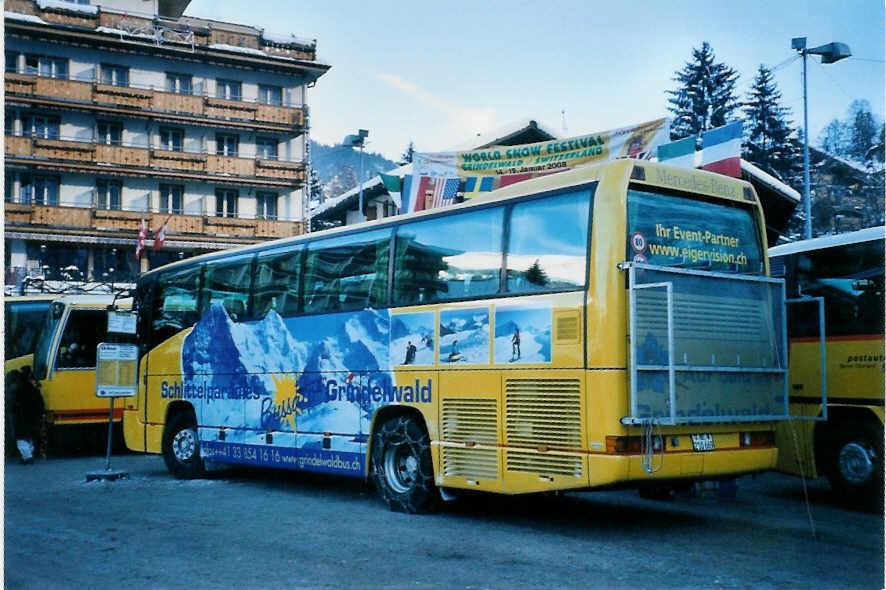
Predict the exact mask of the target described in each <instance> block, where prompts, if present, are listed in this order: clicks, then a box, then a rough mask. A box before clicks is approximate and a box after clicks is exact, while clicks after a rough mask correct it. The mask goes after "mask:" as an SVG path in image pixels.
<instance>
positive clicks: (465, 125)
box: [186, 0, 886, 160]
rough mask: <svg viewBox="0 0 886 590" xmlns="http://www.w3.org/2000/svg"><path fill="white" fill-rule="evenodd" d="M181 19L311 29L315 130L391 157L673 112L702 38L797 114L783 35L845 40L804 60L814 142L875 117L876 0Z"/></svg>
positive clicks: (304, 9)
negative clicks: (527, 131) (840, 49)
mask: <svg viewBox="0 0 886 590" xmlns="http://www.w3.org/2000/svg"><path fill="white" fill-rule="evenodd" d="M186 14H188V15H192V16H198V17H205V18H212V19H216V20H222V21H229V22H237V23H243V24H249V25H253V26H258V27H262V28H264V29H265V30H266V31H268V32H269V33H275V34H283V35H286V34H289V33H292V34H294V35H296V36H298V37H307V38H314V39H317V54H318V58H319V59H321V60H323V61H325V62H326V63H329V64H330V65H331V66H332V68H331V69H330V70H329V72H327V73H326V74H325V75H324V76H322V77H321V78H320V79H319V80H318V81H317V84H316V86H315V87H314V88H312V89H310V90H309V95H308V104H309V107H310V114H311V119H310V125H311V129H310V133H311V137H312V138H313V139H315V140H317V141H319V142H322V143H325V144H337V143H340V142H341V141H342V139H343V138H344V136H345V135H347V134H349V133H355V132H356V131H357V129H360V128H363V129H368V130H369V143H368V144H367V151H373V152H379V153H381V154H383V155H384V156H386V157H388V158H390V159H393V160H396V159H398V158H399V156H400V154H401V153H402V152H403V151H404V149H405V148H406V146H407V144H408V143H409V141H410V140H412V141H414V142H415V147H416V149H417V150H418V151H442V150H446V149H449V148H451V147H453V146H455V145H460V144H464V143H465V142H466V141H467V140H468V139H470V138H471V137H473V136H475V135H476V134H477V133H484V132H488V131H491V130H494V129H497V128H500V127H502V126H506V125H509V124H511V123H514V122H516V121H521V120H526V119H535V120H537V121H538V122H539V123H542V124H543V125H546V126H547V127H549V128H550V129H551V130H552V131H554V132H555V133H557V134H559V135H564V132H563V116H562V113H563V111H565V122H566V129H567V132H568V135H581V134H585V133H591V132H595V131H604V130H607V129H612V128H615V127H621V126H627V125H631V124H633V123H640V122H643V121H649V120H652V119H657V118H659V117H663V116H667V115H668V111H667V102H666V96H665V93H664V91H665V90H667V89H673V88H675V83H674V82H673V81H672V78H673V76H674V72H675V71H676V70H678V69H680V68H682V67H683V64H684V63H685V62H686V61H687V60H688V59H689V58H690V56H691V51H692V48H693V47H700V46H701V43H702V41H708V42H709V43H710V44H711V46H712V48H713V49H714V52H715V54H716V58H717V60H718V61H722V62H725V63H727V64H728V65H730V66H732V67H733V68H735V69H736V70H737V71H738V72H739V74H740V75H741V78H740V79H739V83H738V87H739V88H740V90H741V96H742V97H744V91H745V90H746V89H747V88H748V87H749V86H750V83H751V81H752V79H753V76H754V74H755V72H756V69H757V67H758V66H759V64H761V63H762V64H766V65H767V66H769V67H774V66H778V65H780V64H784V65H783V66H782V67H781V68H779V69H778V70H777V72H776V74H775V75H776V80H777V82H778V85H779V88H780V90H781V91H782V95H783V104H784V106H788V107H790V108H791V109H792V110H793V120H794V122H795V124H796V125H801V124H802V120H803V94H802V82H801V72H802V65H801V64H802V61H801V60H799V59H797V60H794V61H792V62H790V63H786V64H785V63H784V62H786V61H787V60H790V59H791V57H792V56H794V55H796V52H794V51H793V50H792V49H791V38H792V37H802V36H805V37H807V38H808V46H809V47H814V46H817V45H823V44H825V43H829V42H831V41H841V42H844V43H847V44H848V45H849V47H850V48H851V50H852V54H853V57H852V58H849V59H846V60H843V61H841V62H838V63H836V64H831V65H822V64H821V63H820V62H819V58H818V57H813V56H810V58H809V63H808V68H809V127H810V138H811V139H812V140H813V143H814V142H815V140H816V139H817V137H818V135H819V133H820V132H821V130H822V129H823V128H824V126H825V125H827V123H828V122H829V121H831V120H832V119H834V118H843V117H844V116H845V114H846V110H847V107H848V106H849V104H850V103H851V102H852V100H854V99H856V98H862V99H867V100H868V101H870V103H871V106H872V109H873V111H874V112H875V113H876V114H877V116H878V117H879V118H880V120H882V116H883V112H884V26H886V23H884V7H883V2H882V1H877V0H842V1H840V2H835V1H833V0H814V1H813V0H808V1H803V0H744V1H742V2H711V1H709V0H707V1H692V0H671V1H670V2H666V3H665V2H656V1H652V0H649V1H642V2H640V1H627V2H605V3H604V2H599V1H591V0H587V1H585V2H581V1H558V0H547V1H544V2H540V1H538V0H535V1H533V2H527V1H522V0H512V1H510V2H504V1H484V0H478V1H475V2H465V1H461V0H451V1H449V2H434V3H431V2H424V1H421V0H419V1H417V2H413V3H409V2H393V1H389V0H370V1H366V0H325V1H323V2H317V1H314V2H298V3H296V2H291V1H288V2H280V1H272V0H251V1H249V2H245V1H242V0H240V1H236V2H235V1H232V0H224V1H222V0H193V1H192V2H191V4H190V6H189V7H188V10H187V11H186Z"/></svg>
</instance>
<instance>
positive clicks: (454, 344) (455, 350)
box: [448, 340, 461, 363]
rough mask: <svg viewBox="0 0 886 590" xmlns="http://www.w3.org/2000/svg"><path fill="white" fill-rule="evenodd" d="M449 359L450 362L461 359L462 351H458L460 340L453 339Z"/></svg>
mask: <svg viewBox="0 0 886 590" xmlns="http://www.w3.org/2000/svg"><path fill="white" fill-rule="evenodd" d="M448 360H449V362H450V363H454V362H456V361H459V360H461V353H460V352H459V351H458V340H453V341H452V348H451V349H450V352H449V359H448Z"/></svg>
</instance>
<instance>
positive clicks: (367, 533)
mask: <svg viewBox="0 0 886 590" xmlns="http://www.w3.org/2000/svg"><path fill="white" fill-rule="evenodd" d="M104 464H105V461H104V457H89V458H64V459H51V460H48V461H47V460H39V461H37V462H36V463H35V464H34V465H30V466H22V465H19V464H18V463H16V462H8V463H7V464H6V470H5V503H4V508H5V529H4V533H5V537H4V541H5V545H4V575H5V587H6V588H8V589H15V590H17V589H31V588H40V589H41V590H55V589H65V590H67V589H69V588H149V589H151V590H155V589H159V590H162V589H166V588H188V589H191V590H202V589H204V588H206V589H213V590H215V589H217V588H263V589H269V590H273V589H277V588H281V589H282V588H296V589H313V588H317V589H329V590H332V589H338V588H352V589H358V590H359V589H363V588H366V589H376V588H392V589H410V590H428V589H435V588H476V589H497V588H507V589H512V588H513V589H521V588H567V589H569V588H575V589H586V588H638V589H642V588H742V589H743V588H882V587H883V516H882V513H879V512H878V513H866V512H860V511H856V510H849V509H847V508H844V507H841V506H839V505H836V504H835V503H834V499H833V496H832V494H831V492H830V491H829V489H828V488H827V484H826V483H825V482H823V481H816V482H811V483H810V484H809V498H810V501H811V503H810V505H809V513H807V508H806V506H805V504H804V501H803V498H804V494H803V487H802V481H801V480H800V479H799V478H793V477H788V476H783V475H779V474H765V475H763V476H760V477H758V478H756V479H752V478H750V477H744V478H741V479H740V480H739V481H738V493H737V495H736V496H735V497H733V498H720V497H718V496H717V494H716V492H714V491H711V492H708V491H704V490H702V492H703V493H701V494H700V495H696V496H689V495H685V494H681V495H678V496H677V497H676V498H675V499H674V500H672V501H670V502H662V501H653V500H644V499H642V498H640V497H639V496H638V495H637V493H636V492H634V491H622V492H596V493H569V494H566V495H565V496H563V497H559V498H558V497H539V496H533V497H504V496H486V495H479V496H468V497H463V498H462V499H461V500H460V501H458V502H456V503H454V504H447V506H446V510H445V511H444V512H442V513H440V514H435V515H429V516H410V515H406V514H395V513H391V512H388V511H387V509H386V508H385V507H384V506H383V505H382V504H381V503H380V502H379V501H378V500H377V499H376V498H375V496H374V494H373V493H372V491H371V490H370V489H369V488H368V487H367V486H364V485H363V484H362V483H361V482H360V481H358V480H353V479H346V478H337V477H324V476H316V475H307V474H297V473H291V472H275V471H258V470H255V471H236V472H221V473H216V474H213V476H212V477H211V478H209V479H202V480H194V481H182V480H176V479H173V478H172V477H171V476H170V475H169V474H168V473H167V471H166V468H165V466H164V465H163V460H162V459H161V458H160V457H158V456H155V455H152V456H142V455H116V456H114V457H113V458H112V466H113V467H115V468H126V469H128V470H129V472H130V474H131V475H130V478H129V479H127V480H122V481H118V482H113V483H111V482H93V483H86V481H85V477H84V475H85V473H86V471H90V470H101V469H103V468H104ZM810 516H811V518H812V522H813V523H814V526H815V534H816V537H815V538H813V535H812V530H811V528H810Z"/></svg>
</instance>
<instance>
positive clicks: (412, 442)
mask: <svg viewBox="0 0 886 590" xmlns="http://www.w3.org/2000/svg"><path fill="white" fill-rule="evenodd" d="M372 477H373V480H374V481H375V486H376V488H377V489H378V493H379V495H380V496H381V498H382V500H383V501H384V502H385V503H386V504H387V505H388V508H390V509H391V510H393V511H394V512H407V513H411V514H415V513H426V512H433V511H434V510H435V509H436V508H437V505H438V499H439V494H438V492H437V487H436V486H435V485H434V465H433V463H432V461H431V444H430V437H429V436H428V433H427V432H426V431H425V429H424V428H422V426H421V425H420V424H419V423H418V422H417V421H415V420H414V419H412V418H409V417H406V416H399V417H397V418H392V419H390V420H388V421H387V422H385V423H384V424H382V425H381V427H380V428H379V429H378V430H377V431H376V433H375V437H374V440H373V444H372Z"/></svg>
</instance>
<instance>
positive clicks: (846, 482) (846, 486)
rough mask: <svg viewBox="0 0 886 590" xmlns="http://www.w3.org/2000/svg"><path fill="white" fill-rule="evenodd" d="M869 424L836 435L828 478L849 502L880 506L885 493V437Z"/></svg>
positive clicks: (833, 486)
mask: <svg viewBox="0 0 886 590" xmlns="http://www.w3.org/2000/svg"><path fill="white" fill-rule="evenodd" d="M877 430H878V429H877V428H876V427H875V426H874V425H873V424H870V423H867V422H862V423H860V424H858V425H857V426H856V427H854V428H851V429H850V428H847V427H843V428H841V429H839V430H838V431H837V433H836V437H835V439H834V446H833V447H832V449H833V450H832V454H831V456H830V458H829V459H830V460H829V465H828V470H827V476H828V480H829V481H830V483H831V487H832V488H834V490H835V491H837V492H840V493H841V494H843V495H845V497H846V498H847V499H848V500H850V501H857V502H862V503H868V502H877V501H879V500H880V499H881V498H882V493H883V433H882V431H880V432H877Z"/></svg>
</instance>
